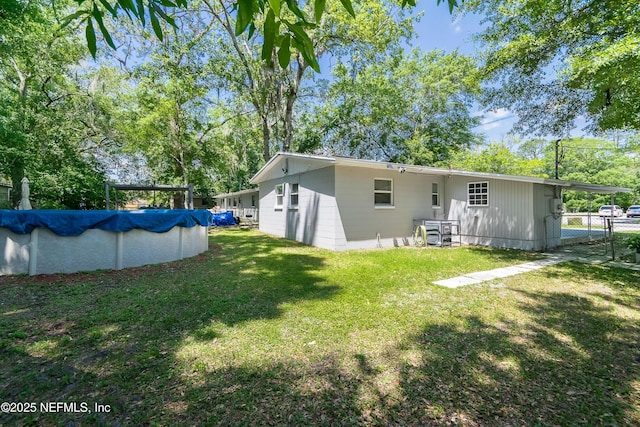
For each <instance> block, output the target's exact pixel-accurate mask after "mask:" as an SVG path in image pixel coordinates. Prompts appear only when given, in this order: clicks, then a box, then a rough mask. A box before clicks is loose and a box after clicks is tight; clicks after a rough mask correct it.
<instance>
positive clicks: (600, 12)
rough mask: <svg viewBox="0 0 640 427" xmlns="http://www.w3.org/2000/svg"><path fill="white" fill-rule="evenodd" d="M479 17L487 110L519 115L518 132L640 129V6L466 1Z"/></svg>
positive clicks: (619, 1)
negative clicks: (578, 126) (579, 125)
mask: <svg viewBox="0 0 640 427" xmlns="http://www.w3.org/2000/svg"><path fill="white" fill-rule="evenodd" d="M464 10H465V11H467V12H473V13H477V14H480V15H482V16H483V17H484V24H485V29H484V30H483V31H482V32H481V33H480V34H479V35H478V37H477V39H478V40H479V41H480V42H481V44H482V52H483V54H482V57H483V62H484V75H485V78H486V79H487V81H488V83H489V84H488V86H487V97H486V100H485V101H486V104H487V105H488V106H490V107H492V108H496V109H497V108H507V109H509V110H511V111H513V112H515V113H517V114H518V116H519V118H520V121H519V123H518V124H517V126H516V130H519V131H521V132H532V133H537V134H540V135H544V134H547V135H548V134H552V135H558V136H564V135H566V134H567V131H568V130H569V129H571V128H573V127H574V123H575V120H576V118H578V117H581V116H584V117H586V119H587V120H588V123H589V126H590V130H592V131H598V132H603V131H607V130H611V129H636V130H637V129H640V80H638V79H637V77H636V76H637V75H638V74H639V73H640V49H639V46H640V36H639V35H638V31H637V30H638V27H639V26H640V3H638V2H637V1H636V0H580V1H566V0H540V1H528V0H470V1H467V2H465V4H464Z"/></svg>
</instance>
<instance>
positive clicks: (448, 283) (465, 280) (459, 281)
mask: <svg viewBox="0 0 640 427" xmlns="http://www.w3.org/2000/svg"><path fill="white" fill-rule="evenodd" d="M567 261H576V262H583V263H587V264H608V265H611V266H612V267H620V268H628V269H632V270H636V271H640V265H637V264H628V263H623V262H614V261H611V259H610V258H606V257H605V256H601V255H591V256H576V255H568V254H563V253H554V254H552V255H550V256H549V258H546V259H541V260H537V261H531V262H527V263H524V264H518V265H512V266H510V267H503V268H496V269H494V270H488V271H479V272H477V273H467V274H463V275H462V276H458V277H452V278H451V279H445V280H438V281H437V282H433V283H434V284H436V285H440V286H445V287H447V288H459V287H461V286H467V285H476V284H478V283H482V282H486V281H489V280H494V279H501V278H503V277H509V276H514V275H516V274H520V273H528V272H530V271H535V270H540V269H542V268H545V267H548V266H550V265H556V264H560V263H561V262H567Z"/></svg>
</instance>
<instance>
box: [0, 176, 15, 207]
mask: <svg viewBox="0 0 640 427" xmlns="http://www.w3.org/2000/svg"><path fill="white" fill-rule="evenodd" d="M12 188H13V186H12V185H11V183H10V182H9V181H4V180H2V179H0V209H9V208H10V207H11V189H12Z"/></svg>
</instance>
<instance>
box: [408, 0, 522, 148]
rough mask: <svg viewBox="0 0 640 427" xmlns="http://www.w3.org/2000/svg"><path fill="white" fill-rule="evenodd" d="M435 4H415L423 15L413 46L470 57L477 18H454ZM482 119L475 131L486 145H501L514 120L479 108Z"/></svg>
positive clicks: (444, 6)
mask: <svg viewBox="0 0 640 427" xmlns="http://www.w3.org/2000/svg"><path fill="white" fill-rule="evenodd" d="M436 3H437V2H436V0H422V1H419V2H418V10H419V11H421V12H422V13H423V15H422V18H421V19H420V22H418V23H416V24H415V29H416V32H417V35H418V36H417V39H416V40H414V42H413V45H414V46H417V47H420V48H421V49H422V50H424V51H429V50H434V49H438V50H444V51H445V52H452V51H454V50H456V49H457V50H458V52H460V53H462V54H465V55H470V56H474V55H475V54H476V50H477V46H476V45H475V44H474V42H473V40H472V36H473V34H474V33H477V32H479V31H480V30H481V29H482V25H481V23H480V18H479V17H477V16H473V15H466V16H462V17H454V16H452V15H451V14H450V13H449V7H448V5H447V2H446V1H444V2H442V3H441V4H440V5H437V4H436ZM475 113H476V114H479V115H483V116H484V117H483V119H482V123H483V124H482V125H481V126H480V127H478V128H476V129H475V130H476V131H477V132H478V133H483V134H485V135H486V137H487V141H491V142H493V141H501V140H503V139H504V138H505V137H506V136H507V133H508V132H509V131H510V130H511V128H512V126H513V124H514V123H515V121H516V120H517V117H515V116H514V114H513V113H511V112H509V111H508V110H504V109H503V110H498V111H495V112H493V111H488V112H485V111H482V110H480V107H478V110H477V111H476V112H475Z"/></svg>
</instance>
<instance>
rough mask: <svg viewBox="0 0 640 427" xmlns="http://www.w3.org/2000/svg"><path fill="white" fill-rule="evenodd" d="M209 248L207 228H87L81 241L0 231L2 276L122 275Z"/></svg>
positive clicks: (39, 233) (46, 231) (44, 230)
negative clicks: (100, 272)
mask: <svg viewBox="0 0 640 427" xmlns="http://www.w3.org/2000/svg"><path fill="white" fill-rule="evenodd" d="M208 249H209V239H208V227H206V226H201V225H196V226H194V227H179V226H178V227H173V228H172V229H171V230H169V231H167V232H165V233H154V232H151V231H146V230H143V229H133V230H130V231H127V232H112V231H103V230H99V229H89V230H86V231H85V232H84V233H82V234H80V235H79V236H58V235H56V234H54V233H53V232H51V231H50V230H49V229H47V228H40V227H38V228H35V229H34V230H33V231H32V232H31V233H30V234H16V233H14V232H12V231H11V230H9V229H7V228H4V227H0V254H1V255H2V260H1V261H2V262H0V275H9V274H29V275H36V274H53V273H75V272H78V271H93V270H110V269H115V270H119V269H122V268H128V267H139V266H142V265H147V264H159V263H163V262H169V261H175V260H179V259H183V258H189V257H192V256H195V255H198V254H200V253H202V252H205V251H206V250H208Z"/></svg>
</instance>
